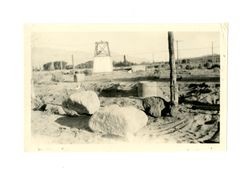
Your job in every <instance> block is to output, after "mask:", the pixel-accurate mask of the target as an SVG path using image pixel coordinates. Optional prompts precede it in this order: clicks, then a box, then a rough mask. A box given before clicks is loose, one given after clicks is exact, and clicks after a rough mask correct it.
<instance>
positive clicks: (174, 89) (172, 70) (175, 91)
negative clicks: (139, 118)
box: [168, 32, 178, 106]
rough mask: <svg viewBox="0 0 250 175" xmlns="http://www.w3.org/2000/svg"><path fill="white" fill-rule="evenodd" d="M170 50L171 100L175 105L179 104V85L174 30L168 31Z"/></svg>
mask: <svg viewBox="0 0 250 175" xmlns="http://www.w3.org/2000/svg"><path fill="white" fill-rule="evenodd" d="M168 51H169V66H170V102H171V103H172V104H173V105H174V106H178V85H177V81H176V78H177V75H176V67H175V55H174V34H173V32H168Z"/></svg>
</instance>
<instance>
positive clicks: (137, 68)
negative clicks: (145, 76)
mask: <svg viewBox="0 0 250 175" xmlns="http://www.w3.org/2000/svg"><path fill="white" fill-rule="evenodd" d="M139 71H146V66H145V65H133V66H132V72H139Z"/></svg>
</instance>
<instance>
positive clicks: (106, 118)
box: [89, 105, 148, 137]
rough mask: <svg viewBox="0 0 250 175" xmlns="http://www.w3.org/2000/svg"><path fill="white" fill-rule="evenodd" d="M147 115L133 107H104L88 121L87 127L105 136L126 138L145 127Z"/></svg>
mask: <svg viewBox="0 0 250 175" xmlns="http://www.w3.org/2000/svg"><path fill="white" fill-rule="evenodd" d="M147 122H148V117H147V115H146V114H145V113H144V112H143V111H141V110H139V109H137V108H135V107H133V106H127V107H119V106H118V105H110V106H106V107H104V108H102V109H100V110H99V111H97V112H96V113H95V114H94V115H93V116H92V117H91V118H90V120H89V127H90V128H91V129H92V130H93V131H95V132H100V133H103V134H105V135H117V136H123V137H127V136H129V135H132V134H134V133H136V132H137V131H138V130H140V129H141V128H143V127H144V126H146V124H147Z"/></svg>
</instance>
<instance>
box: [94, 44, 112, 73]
mask: <svg viewBox="0 0 250 175" xmlns="http://www.w3.org/2000/svg"><path fill="white" fill-rule="evenodd" d="M112 71H113V63H112V59H111V55H110V49H109V43H108V42H107V41H100V42H95V52H94V64H93V73H101V72H112Z"/></svg>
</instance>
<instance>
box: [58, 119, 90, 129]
mask: <svg viewBox="0 0 250 175" xmlns="http://www.w3.org/2000/svg"><path fill="white" fill-rule="evenodd" d="M89 119H90V116H88V115H84V116H80V117H68V116H64V117H60V118H58V119H56V121H55V122H57V123H58V124H60V125H64V126H67V127H70V128H77V129H84V130H87V131H90V132H92V131H91V129H90V128H89V125H88V123H89Z"/></svg>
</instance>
